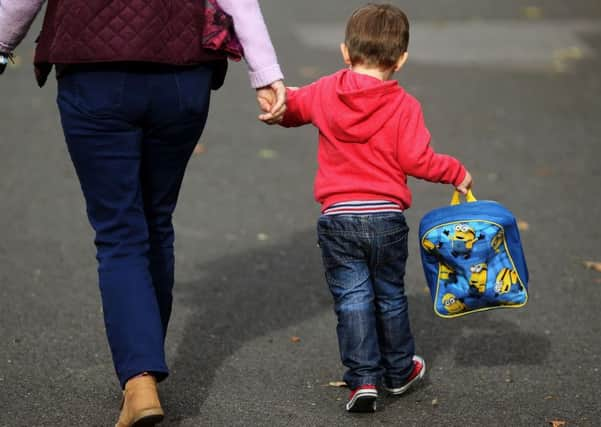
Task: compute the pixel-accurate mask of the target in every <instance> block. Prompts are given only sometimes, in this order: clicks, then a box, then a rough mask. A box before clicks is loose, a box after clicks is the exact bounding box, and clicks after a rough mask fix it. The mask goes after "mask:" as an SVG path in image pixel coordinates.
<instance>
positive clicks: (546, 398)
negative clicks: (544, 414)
mask: <svg viewBox="0 0 601 427" xmlns="http://www.w3.org/2000/svg"><path fill="white" fill-rule="evenodd" d="M551 399H555V396H551V395H549V396H545V397H544V400H551Z"/></svg>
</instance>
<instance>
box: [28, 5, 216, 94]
mask: <svg viewBox="0 0 601 427" xmlns="http://www.w3.org/2000/svg"><path fill="white" fill-rule="evenodd" d="M204 8H205V0H49V1H48V5H47V9H46V16H45V18H44V24H43V27H42V32H41V34H40V37H39V38H38V46H37V49H36V55H35V61H34V62H35V66H36V77H37V80H38V83H39V84H40V86H42V85H43V84H44V83H45V82H46V79H47V78H48V74H49V73H50V70H51V69H52V64H80V63H94V62H129V61H134V62H155V63H162V64H172V65H192V64H199V63H204V62H208V61H213V60H216V59H221V58H223V57H222V56H220V55H218V54H215V53H213V52H210V51H207V50H205V49H203V47H202V33H203V31H202V29H203V24H204Z"/></svg>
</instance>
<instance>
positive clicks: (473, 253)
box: [419, 191, 528, 318]
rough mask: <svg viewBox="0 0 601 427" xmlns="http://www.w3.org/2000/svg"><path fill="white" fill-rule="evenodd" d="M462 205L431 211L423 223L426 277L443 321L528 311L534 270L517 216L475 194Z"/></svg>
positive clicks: (455, 203)
mask: <svg viewBox="0 0 601 427" xmlns="http://www.w3.org/2000/svg"><path fill="white" fill-rule="evenodd" d="M466 200H467V203H460V197H459V192H457V191H455V193H454V194H453V198H452V200H451V205H450V206H445V207H442V208H438V209H434V210H433V211H430V212H428V213H427V214H426V215H425V216H424V218H423V219H422V220H421V222H420V226H419V240H420V249H421V257H422V264H423V266H424V273H425V275H426V280H427V282H428V287H429V288H430V293H431V295H432V300H433V302H434V312H435V313H436V314H438V315H439V316H441V317H445V318H451V317H458V316H462V315H465V314H469V313H474V312H477V311H483V310H489V309H493V308H501V307H508V308H518V307H523V306H524V305H525V304H526V302H527V301H528V267H527V266H526V259H525V258H524V252H523V250H522V244H521V241H520V233H519V230H518V226H517V222H516V220H515V217H514V216H513V214H512V213H511V212H510V211H509V210H507V209H506V208H505V207H503V206H502V205H500V204H499V203H497V202H493V201H488V200H486V201H477V200H476V198H475V197H474V195H473V194H472V192H471V191H469V192H468V194H467V196H466Z"/></svg>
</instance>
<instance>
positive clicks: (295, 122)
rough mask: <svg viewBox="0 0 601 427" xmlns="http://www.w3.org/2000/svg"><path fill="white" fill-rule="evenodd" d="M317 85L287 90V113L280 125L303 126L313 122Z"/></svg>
mask: <svg viewBox="0 0 601 427" xmlns="http://www.w3.org/2000/svg"><path fill="white" fill-rule="evenodd" d="M316 86H317V82H316V83H312V84H310V85H308V86H303V87H301V88H296V87H294V88H291V87H289V88H287V91H286V92H287V93H286V96H287V101H286V107H287V109H286V113H285V114H284V118H283V120H282V121H281V123H280V125H282V126H284V127H297V126H303V125H306V124H309V123H312V122H313V105H314V104H313V103H314V102H315V95H316V93H315V92H316V91H315V88H316Z"/></svg>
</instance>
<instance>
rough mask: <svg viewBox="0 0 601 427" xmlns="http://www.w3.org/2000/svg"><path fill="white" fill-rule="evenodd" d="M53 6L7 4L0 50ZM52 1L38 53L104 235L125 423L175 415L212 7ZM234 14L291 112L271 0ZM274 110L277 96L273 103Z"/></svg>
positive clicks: (109, 322) (211, 64)
mask: <svg viewBox="0 0 601 427" xmlns="http://www.w3.org/2000/svg"><path fill="white" fill-rule="evenodd" d="M43 3H44V1H43V0H0V54H4V56H5V57H6V56H8V55H10V54H11V53H12V52H13V50H14V49H15V48H16V46H17V45H18V44H19V42H20V41H21V40H22V39H23V37H24V35H25V34H26V32H27V30H28V28H29V26H30V25H31V22H32V21H33V19H34V17H35V15H36V14H37V13H38V12H39V10H40V9H41V8H42V5H43ZM123 3H124V2H123V1H116V0H69V1H68V2H67V1H65V0H49V1H48V5H47V9H46V13H45V18H44V25H43V29H42V33H41V35H40V37H39V40H38V46H37V49H36V58H35V64H36V76H37V80H38V83H39V84H40V85H43V84H44V82H45V81H46V79H47V77H48V74H49V72H50V70H51V68H52V66H53V65H55V66H56V68H57V75H58V107H59V111H60V116H61V121H62V125H63V130H64V133H65V139H66V142H67V146H68V149H69V153H70V155H71V159H72V161H73V164H74V166H75V169H76V171H77V175H78V177H79V180H80V184H81V187H82V190H83V194H84V197H85V200H86V205H87V212H88V218H89V220H90V223H91V225H92V227H93V228H94V230H95V232H96V237H95V244H96V248H97V259H98V264H99V266H98V273H99V282H100V290H101V295H102V302H103V309H104V318H105V325H106V332H107V336H108V340H109V344H110V348H111V352H112V356H113V362H114V365H115V369H116V372H117V376H118V378H119V382H120V384H121V386H122V388H123V390H124V393H123V395H124V399H123V405H122V410H121V414H120V417H119V421H118V422H117V427H125V426H132V425H154V424H155V423H157V422H159V421H160V420H161V419H162V418H163V410H162V409H161V405H160V402H159V399H158V394H157V388H156V383H157V381H161V380H163V379H165V378H166V377H167V375H168V369H167V365H166V362H165V354H164V340H165V334H166V332H167V325H168V322H169V317H170V314H171V304H172V288H173V281H174V254H173V242H174V232H173V224H172V214H173V211H174V209H175V205H176V202H177V197H178V193H179V190H180V186H181V183H182V179H183V176H184V171H185V169H186V165H187V162H188V159H189V158H190V155H191V153H192V151H193V149H194V147H195V145H196V143H197V141H198V139H199V138H200V135H201V133H202V131H203V128H204V125H205V121H206V119H207V113H208V109H209V95H210V90H211V88H212V87H216V86H219V85H220V83H221V82H223V75H222V74H223V72H224V71H223V70H224V68H225V67H224V66H223V64H224V61H225V60H224V55H223V54H221V53H219V52H211V51H208V50H206V49H203V47H202V46H201V38H202V34H203V21H204V16H205V10H204V8H205V2H204V1H202V0H198V1H184V0H180V1H177V0H172V1H170V2H165V1H164V0H145V1H134V0H132V1H130V2H129V5H128V7H123ZM218 4H219V5H220V6H221V8H222V9H223V10H225V11H226V12H227V13H228V14H229V15H231V16H232V17H233V20H234V27H235V30H236V34H237V36H238V38H239V40H240V42H241V44H242V47H243V48H244V52H245V59H246V62H247V63H248V66H249V74H250V80H251V85H252V86H253V87H254V88H257V99H258V100H259V101H261V100H265V99H269V100H270V102H269V105H272V104H271V102H272V100H273V99H276V102H275V103H274V104H273V108H271V109H269V110H268V111H263V113H262V114H261V115H260V116H259V118H260V119H261V120H264V121H266V122H274V121H278V120H279V119H280V118H281V116H282V115H283V113H284V110H285V87H284V84H283V82H282V78H283V76H282V73H281V71H280V67H279V65H278V62H277V58H276V55H275V52H274V49H273V46H272V45H271V41H270V39H269V35H268V33H267V29H266V28H265V24H264V22H263V18H262V15H261V11H260V9H259V4H258V0H218ZM263 105H265V103H263Z"/></svg>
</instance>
